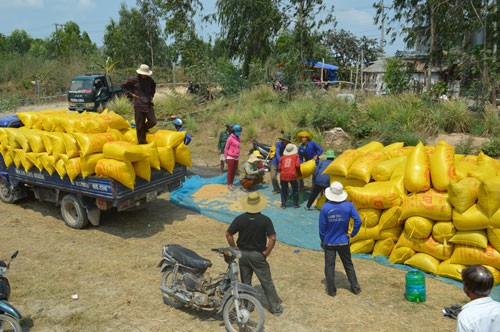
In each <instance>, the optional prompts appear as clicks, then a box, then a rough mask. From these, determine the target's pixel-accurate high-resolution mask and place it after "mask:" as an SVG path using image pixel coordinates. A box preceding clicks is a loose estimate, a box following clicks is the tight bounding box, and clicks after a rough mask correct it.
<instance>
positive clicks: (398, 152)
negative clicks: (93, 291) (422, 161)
mask: <svg viewBox="0 0 500 332" xmlns="http://www.w3.org/2000/svg"><path fill="white" fill-rule="evenodd" d="M414 149H415V147H414V146H405V147H403V148H399V149H393V150H390V151H387V152H386V153H387V154H388V155H389V158H397V157H404V156H406V157H407V156H408V155H409V154H410V153H411V152H412V151H413V150H414Z"/></svg>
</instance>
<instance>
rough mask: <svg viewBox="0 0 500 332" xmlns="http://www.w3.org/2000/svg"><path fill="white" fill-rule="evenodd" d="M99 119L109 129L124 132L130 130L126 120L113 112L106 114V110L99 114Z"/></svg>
mask: <svg viewBox="0 0 500 332" xmlns="http://www.w3.org/2000/svg"><path fill="white" fill-rule="evenodd" d="M99 118H100V119H101V120H102V121H104V123H106V125H107V126H108V127H109V128H111V129H116V130H124V129H129V128H130V124H129V123H128V121H127V120H125V119H124V118H123V117H122V116H121V115H119V114H116V113H115V112H113V111H111V112H108V109H105V110H104V111H103V112H102V113H101V114H99ZM136 137H137V136H136Z"/></svg>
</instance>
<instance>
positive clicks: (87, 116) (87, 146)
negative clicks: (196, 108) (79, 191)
mask: <svg viewBox="0 0 500 332" xmlns="http://www.w3.org/2000/svg"><path fill="white" fill-rule="evenodd" d="M16 115H17V116H18V117H19V118H20V120H21V121H22V123H23V124H24V127H22V128H0V153H1V154H2V156H3V159H4V161H5V164H6V166H7V167H9V166H11V165H15V167H17V168H22V169H24V170H25V171H30V170H32V169H33V168H36V169H38V170H39V171H40V172H41V171H44V170H45V171H47V172H48V173H49V174H50V175H52V174H53V173H54V172H57V174H59V176H60V177H61V179H63V178H64V177H68V178H69V180H70V181H71V182H73V181H74V180H75V178H77V177H78V176H81V177H82V178H84V179H85V178H86V177H88V176H91V175H97V176H102V177H109V178H112V179H115V180H116V181H118V182H120V183H122V184H123V185H124V186H126V187H128V188H130V189H132V190H133V189H134V184H135V180H136V176H137V177H140V178H143V179H145V180H146V181H150V180H151V169H156V170H160V168H163V169H165V170H167V171H169V172H170V173H172V172H173V170H174V167H175V163H176V162H177V163H179V164H182V165H185V166H188V167H191V166H192V164H191V154H190V152H189V149H188V147H187V146H186V145H185V144H184V138H185V133H184V132H176V131H170V130H159V131H157V132H156V133H154V134H148V135H147V142H148V144H142V145H139V144H137V135H136V131H135V129H133V128H131V127H130V124H129V123H128V121H127V120H125V119H124V118H123V117H121V116H120V115H118V114H116V113H114V112H108V111H107V110H105V111H104V112H103V113H101V114H98V113H86V112H84V113H81V114H78V113H67V112H66V111H65V110H47V111H42V112H23V113H17V114H16Z"/></svg>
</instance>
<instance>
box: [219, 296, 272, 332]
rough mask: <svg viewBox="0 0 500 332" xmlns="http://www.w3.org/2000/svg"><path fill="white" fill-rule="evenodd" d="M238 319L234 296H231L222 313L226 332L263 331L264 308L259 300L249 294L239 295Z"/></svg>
mask: <svg viewBox="0 0 500 332" xmlns="http://www.w3.org/2000/svg"><path fill="white" fill-rule="evenodd" d="M238 303H239V311H240V319H238V317H237V313H236V303H235V301H234V296H231V297H230V298H229V299H228V300H227V302H226V304H225V305H224V309H223V311H222V318H223V320H224V325H225V326H226V330H227V331H228V332H243V331H245V332H260V331H263V329H264V319H265V316H264V308H263V307H262V304H260V302H259V300H257V299H256V298H255V297H253V296H252V295H249V294H244V293H241V294H239V301H238Z"/></svg>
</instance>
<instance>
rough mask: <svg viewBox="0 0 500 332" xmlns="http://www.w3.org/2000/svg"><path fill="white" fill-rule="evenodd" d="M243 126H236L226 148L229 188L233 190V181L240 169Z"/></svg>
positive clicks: (225, 156)
mask: <svg viewBox="0 0 500 332" xmlns="http://www.w3.org/2000/svg"><path fill="white" fill-rule="evenodd" d="M241 129H242V128H241V126H240V125H234V126H233V130H232V133H231V135H229V137H228V139H227V142H226V147H225V148H224V158H225V159H226V162H227V186H228V188H229V190H233V181H234V177H235V175H236V170H237V169H238V160H239V159H240V134H241Z"/></svg>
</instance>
